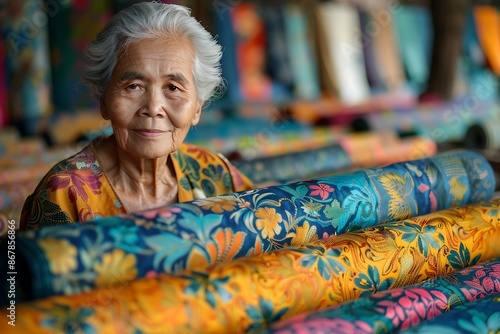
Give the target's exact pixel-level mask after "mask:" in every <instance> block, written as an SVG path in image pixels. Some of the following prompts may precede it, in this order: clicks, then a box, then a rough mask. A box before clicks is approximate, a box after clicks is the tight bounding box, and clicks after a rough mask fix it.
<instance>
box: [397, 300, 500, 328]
mask: <svg viewBox="0 0 500 334" xmlns="http://www.w3.org/2000/svg"><path fill="white" fill-rule="evenodd" d="M499 330H500V294H497V295H495V296H490V297H488V298H484V299H480V300H478V301H476V302H474V303H467V304H465V305H460V306H457V307H456V308H454V309H452V310H451V311H450V312H447V313H445V314H443V315H441V316H439V317H437V318H434V319H432V320H429V321H427V322H426V323H424V324H422V325H420V326H416V327H412V328H409V329H408V330H405V331H402V332H401V333H405V334H410V333H421V334H424V333H447V334H478V333H498V331H499Z"/></svg>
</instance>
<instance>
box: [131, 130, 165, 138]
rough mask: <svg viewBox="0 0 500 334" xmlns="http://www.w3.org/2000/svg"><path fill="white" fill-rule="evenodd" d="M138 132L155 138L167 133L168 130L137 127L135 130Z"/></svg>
mask: <svg viewBox="0 0 500 334" xmlns="http://www.w3.org/2000/svg"><path fill="white" fill-rule="evenodd" d="M134 131H135V132H137V133H138V134H139V135H140V136H143V137H147V138H155V137H160V136H162V135H164V134H165V132H166V131H161V130H149V129H137V130H134Z"/></svg>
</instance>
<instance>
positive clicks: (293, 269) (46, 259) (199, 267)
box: [0, 151, 500, 333]
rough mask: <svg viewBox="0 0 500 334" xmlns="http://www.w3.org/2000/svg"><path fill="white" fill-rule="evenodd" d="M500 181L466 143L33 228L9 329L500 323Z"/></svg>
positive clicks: (20, 240) (20, 245)
mask: <svg viewBox="0 0 500 334" xmlns="http://www.w3.org/2000/svg"><path fill="white" fill-rule="evenodd" d="M494 190H495V179H494V175H493V171H492V169H491V166H490V165H489V164H488V163H487V161H486V160H485V159H484V157H483V156H481V155H479V154H477V153H474V152H470V151H454V152H448V153H442V154H439V155H436V156H433V157H430V158H425V159H419V160H408V161H405V162H401V163H395V164H390V165H384V166H379V167H373V168H366V169H362V170H358V171H355V172H352V173H347V174H337V175H332V176H327V177H322V178H317V179H312V180H307V181H298V182H293V183H288V184H282V185H275V186H269V187H264V188H258V189H255V190H251V191H246V192H240V193H233V194H228V195H222V196H218V197H213V198H206V199H200V200H195V201H192V202H186V203H178V204H174V205H171V206H168V207H163V208H159V209H154V210H147V211H142V212H136V213H132V214H127V215H120V216H113V217H106V218H100V219H97V220H94V221H91V222H87V223H85V224H72V225H62V226H52V227H50V226H48V227H44V228H41V229H40V230H36V231H35V230H33V231H28V232H24V233H18V234H17V235H16V250H15V252H16V268H15V269H16V280H15V284H16V285H15V289H14V290H15V294H16V304H15V319H16V321H15V325H16V326H15V327H11V326H10V325H8V323H7V321H3V322H1V323H0V331H2V332H7V331H8V332H9V333H11V332H12V333H13V332H19V333H31V332H37V333H53V332H79V331H81V332H89V333H90V332H102V333H152V332H155V333H245V332H258V333H299V332H300V333H317V332H321V333H329V332H330V333H385V332H395V331H402V330H406V331H408V332H422V331H423V330H426V329H429V330H430V329H435V330H436V329H443V330H444V329H446V328H451V329H452V330H454V331H456V332H461V333H462V332H466V331H467V330H469V331H470V330H473V329H474V328H475V332H476V333H478V330H477V328H484V329H487V328H488V326H490V327H492V326H493V327H494V328H496V329H497V330H498V328H499V326H500V324H499V323H498V321H497V320H496V319H497V318H498V314H499V313H498V310H499V308H498V306H499V305H500V303H499V297H500V259H499V257H500V244H499V243H498V238H499V237H500V211H499V207H500V200H499V199H492V197H493V194H494ZM49 223H50V222H48V224H49ZM0 256H2V258H1V259H0V264H1V265H2V268H1V270H0V272H1V273H2V275H7V273H8V272H9V267H8V265H9V263H8V257H7V251H6V250H5V251H2V252H1V254H0ZM8 278H9V277H8V276H7V277H1V278H0V282H2V284H3V289H4V291H8V290H9V288H10V285H9V281H8ZM1 297H2V300H1V302H2V304H3V305H8V303H9V300H8V299H7V295H6V294H2V296H1ZM9 298H10V297H9ZM1 312H2V317H3V318H4V319H5V318H6V316H8V315H9V310H7V308H6V307H2V311H1ZM457 314H460V319H458V318H457ZM454 319H455V320H454ZM474 326H475V327H474ZM481 326H482V327H481ZM495 326H496V327H495ZM440 332H442V331H440ZM479 332H481V331H479Z"/></svg>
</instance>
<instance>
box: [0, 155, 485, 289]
mask: <svg viewBox="0 0 500 334" xmlns="http://www.w3.org/2000/svg"><path fill="white" fill-rule="evenodd" d="M494 188H495V179H494V175H493V171H492V169H491V166H490V165H489V164H488V162H487V161H486V160H485V159H484V157H483V156H481V155H479V154H477V153H474V152H468V151H458V152H452V153H446V154H442V155H438V156H434V157H431V158H427V159H421V160H414V161H408V162H403V163H396V164H391V165H387V166H381V167H377V168H369V169H363V170H359V171H356V172H353V173H350V174H342V175H334V176H330V177H324V178H319V179H314V180H309V181H300V182H295V183H290V184H284V185H278V186H272V187H266V188H260V189H255V190H251V191H245V192H239V193H233V194H228V195H222V196H218V197H211V198H205V199H199V200H195V201H192V202H185V203H177V204H174V205H171V206H168V207H162V208H158V209H154V210H148V211H143V212H136V213H132V214H127V215H120V216H111V217H107V218H100V219H96V220H94V221H90V222H87V223H85V224H72V225H62V226H57V227H47V228H43V229H41V230H33V231H28V232H27V233H19V234H18V235H17V237H16V261H19V263H25V264H26V266H25V267H24V268H23V269H22V270H21V269H20V270H19V273H20V274H19V275H18V281H19V282H18V283H19V284H20V286H21V287H22V286H24V287H28V289H24V290H23V289H22V288H19V289H18V292H19V295H20V296H23V294H24V295H26V296H27V298H41V297H46V296H50V295H54V294H72V293H77V292H81V291H86V290H89V289H92V288H94V287H95V277H96V274H95V272H94V269H93V266H94V263H97V262H102V259H103V257H105V256H106V254H107V253H109V252H110V251H112V250H113V249H119V250H120V252H123V255H124V257H132V258H134V263H136V265H134V271H135V272H136V276H135V278H141V277H145V276H146V275H147V274H148V273H150V272H166V273H180V272H182V271H183V270H185V269H187V261H188V259H189V257H190V255H191V254H193V252H196V253H197V254H201V255H200V257H201V258H203V259H201V258H200V260H199V261H198V262H199V263H202V264H203V265H210V264H213V263H216V262H218V261H222V260H221V259H223V260H224V261H228V260H231V259H234V258H239V257H244V256H248V255H252V254H259V253H262V252H268V251H271V250H274V249H279V248H282V247H286V246H287V245H291V244H292V240H297V239H303V240H302V241H301V242H299V243H306V242H309V241H311V240H313V239H321V238H326V237H328V236H330V235H335V234H341V233H345V232H349V231H354V230H359V229H362V228H366V227H372V226H375V225H377V224H380V223H383V222H386V221H399V220H403V219H406V218H409V217H414V216H418V215H423V214H426V213H430V212H435V211H437V210H442V209H446V208H449V207H453V206H460V205H465V204H468V203H477V202H480V201H482V200H488V199H490V198H491V197H492V195H493V191H494ZM304 231H306V232H305V234H304V235H302V234H301V233H304ZM299 234H300V236H298V235H299ZM211 243H213V244H216V245H218V246H217V250H216V253H217V254H219V255H217V256H216V257H211V256H210V254H209V253H208V250H207V247H208V245H209V244H211ZM48 244H50V245H52V244H61V247H62V246H68V247H70V248H72V249H75V250H76V251H75V254H74V257H75V262H74V266H75V267H74V268H73V269H74V270H73V273H74V274H72V275H63V274H58V271H57V270H56V271H54V270H51V268H52V269H54V267H53V266H54V265H56V264H55V263H52V262H49V261H48V260H47V258H48V257H47V256H46V252H50V251H51V249H49V248H48V246H47V247H45V245H48ZM224 245H226V246H224ZM44 247H45V248H44ZM228 247H229V248H228ZM229 249H231V254H229V255H228V254H226V253H227V252H228V250H229ZM214 252H215V251H214ZM0 256H1V255H0ZM6 263H7V259H3V262H0V264H3V265H4V266H5V265H6ZM72 266H73V263H72ZM191 269H192V268H191ZM4 272H7V269H5V270H4Z"/></svg>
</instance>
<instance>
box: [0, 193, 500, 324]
mask: <svg viewBox="0 0 500 334" xmlns="http://www.w3.org/2000/svg"><path fill="white" fill-rule="evenodd" d="M499 209H500V200H496V201H490V202H483V203H480V204H475V205H468V206H462V207H459V208H454V209H448V210H442V211H440V212H437V213H431V214H428V215H423V216H419V217H415V218H411V219H406V220H402V221H399V222H395V223H386V224H381V225H379V226H375V227H369V228H366V229H362V230H359V231H354V232H348V233H345V234H342V235H337V236H329V237H327V238H325V239H322V240H321V239H320V240H309V242H310V243H309V244H306V243H304V244H303V245H302V246H297V247H294V246H293V245H292V246H290V247H285V248H283V249H280V250H274V251H271V252H268V253H263V254H260V255H257V256H248V257H244V258H239V259H235V260H233V261H230V262H227V263H219V264H216V265H214V266H211V267H208V268H206V269H201V267H198V268H200V269H197V270H190V271H189V270H188V271H186V272H184V273H183V274H181V275H177V276H173V275H167V274H161V275H158V276H156V277H150V278H145V279H142V280H136V281H134V282H131V283H130V284H126V281H127V280H130V279H134V278H136V277H137V273H138V270H137V266H138V265H139V264H138V263H136V262H135V259H134V258H133V257H131V256H130V255H126V254H125V252H124V250H123V249H120V248H115V249H114V250H112V252H110V253H108V254H107V255H106V256H105V257H104V258H103V259H102V260H103V261H102V262H98V263H95V264H94V267H95V269H96V271H95V280H96V283H97V285H98V286H107V288H103V289H96V290H94V291H90V292H87V293H82V294H79V295H73V296H54V297H52V298H48V299H44V300H40V301H35V302H32V303H18V304H16V319H17V320H16V328H15V329H16V330H18V331H21V332H23V333H31V332H37V333H41V332H52V331H61V330H63V329H64V328H68V326H72V327H71V328H72V329H74V330H75V331H76V330H85V331H87V332H88V331H94V332H97V331H98V332H103V333H114V332H117V333H149V332H153V331H154V332H161V333H170V332H189V333H239V332H245V331H248V330H251V329H256V328H259V327H260V326H262V325H265V324H270V323H272V322H274V321H277V320H279V319H284V318H288V317H291V316H293V315H297V314H300V313H303V312H307V311H312V310H319V309H322V308H326V307H328V306H331V305H336V304H340V303H343V302H346V301H349V300H354V299H356V298H359V297H360V296H362V295H367V294H371V293H373V292H376V291H383V290H387V289H394V288H398V287H403V286H406V285H410V284H415V283H418V282H422V281H424V280H426V279H428V278H433V277H437V276H440V275H444V274H448V273H451V272H453V271H457V270H461V269H463V268H467V267H469V266H471V265H475V264H478V263H483V262H486V261H489V260H491V259H494V258H496V257H499V256H500V244H499V242H498V238H499V237H500V210H499ZM202 229H203V228H200V231H201V230H202ZM52 232H55V231H52ZM221 233H222V235H221V239H220V240H223V238H224V237H230V236H231V234H230V233H228V231H227V230H226V231H221ZM308 233H309V234H311V233H310V231H309V232H308V231H305V230H304V231H302V233H300V234H301V236H300V237H299V238H301V240H300V243H302V242H304V238H307V234H308ZM52 235H54V233H52ZM296 236H299V233H298V232H297V234H296ZM316 238H317V236H316ZM233 244H234V243H233ZM100 245H101V247H102V245H103V243H101V244H100ZM44 247H46V249H50V255H51V256H56V258H57V259H58V261H57V262H53V265H52V268H51V269H52V270H54V269H55V270H56V271H57V272H59V273H65V274H66V275H70V272H71V271H72V270H73V268H75V266H76V261H75V254H76V253H77V250H76V249H75V248H74V247H72V246H71V245H70V244H69V243H66V242H64V240H60V241H59V242H56V240H54V239H52V240H45V245H44ZM98 247H99V246H98ZM210 249H213V251H214V255H215V254H216V253H215V252H216V248H215V247H211V246H210V245H207V250H208V251H210ZM231 252H234V249H227V248H226V249H225V250H224V251H222V253H225V254H228V253H231ZM222 253H219V254H222ZM172 254H173V253H172ZM33 255H35V254H33ZM86 257H87V261H88V262H91V261H92V254H91V253H86ZM202 258H203V257H201V258H200V257H198V259H196V256H195V259H194V260H200V259H202ZM30 261H34V258H33V257H32V258H30ZM110 267H111V270H109V268H110ZM494 270H495V271H496V272H498V267H496V269H494ZM150 275H151V276H154V274H152V273H151V274H150ZM20 277H22V276H20ZM496 279H498V275H497V277H496ZM4 281H5V280H4ZM490 286H491V285H490ZM1 312H2V313H3V315H2V317H3V318H4V319H5V316H6V315H7V312H8V310H6V309H5V308H3V309H2V311H1ZM166 319H168V321H166ZM6 328H7V324H6V321H4V322H2V323H0V331H3V332H5V331H6Z"/></svg>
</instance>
